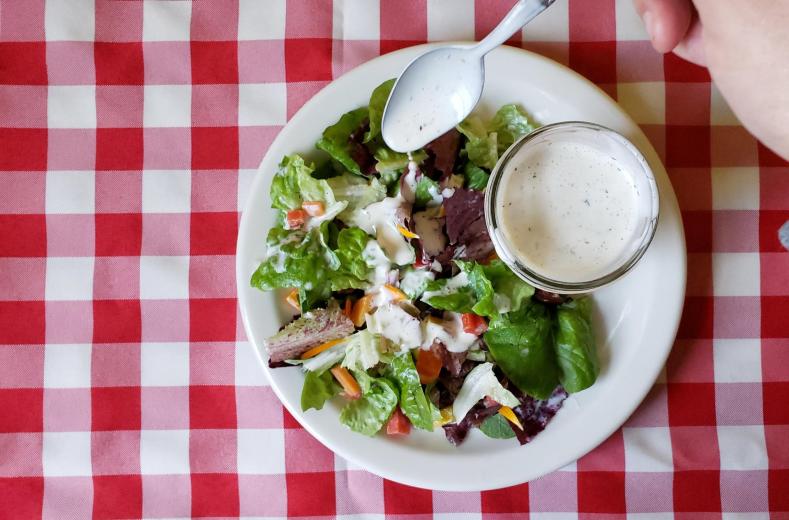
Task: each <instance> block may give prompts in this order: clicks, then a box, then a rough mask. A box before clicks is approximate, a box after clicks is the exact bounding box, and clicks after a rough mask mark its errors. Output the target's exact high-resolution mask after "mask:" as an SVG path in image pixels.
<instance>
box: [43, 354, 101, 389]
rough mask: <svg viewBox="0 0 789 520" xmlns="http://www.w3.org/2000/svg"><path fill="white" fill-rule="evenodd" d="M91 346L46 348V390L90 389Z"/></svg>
mask: <svg viewBox="0 0 789 520" xmlns="http://www.w3.org/2000/svg"><path fill="white" fill-rule="evenodd" d="M90 365H91V346H90V345H87V344H73V345H72V344H63V345H58V344H48V345H46V346H45V347H44V388H90Z"/></svg>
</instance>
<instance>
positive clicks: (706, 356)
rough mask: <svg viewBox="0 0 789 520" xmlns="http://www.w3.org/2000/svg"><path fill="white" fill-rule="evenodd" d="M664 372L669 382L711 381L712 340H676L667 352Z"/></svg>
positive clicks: (712, 379)
mask: <svg viewBox="0 0 789 520" xmlns="http://www.w3.org/2000/svg"><path fill="white" fill-rule="evenodd" d="M666 374H667V376H668V381H669V382H670V383H712V382H714V381H715V377H714V374H713V358H712V340H711V339H696V340H677V342H676V343H674V348H672V349H671V354H669V358H668V363H667V364H666Z"/></svg>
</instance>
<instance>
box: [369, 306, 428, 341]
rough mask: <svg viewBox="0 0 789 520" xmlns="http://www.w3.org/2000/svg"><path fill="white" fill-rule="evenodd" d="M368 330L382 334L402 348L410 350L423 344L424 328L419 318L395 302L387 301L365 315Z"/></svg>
mask: <svg viewBox="0 0 789 520" xmlns="http://www.w3.org/2000/svg"><path fill="white" fill-rule="evenodd" d="M365 321H366V322H367V330H369V331H370V332H373V333H374V334H380V335H381V336H383V337H385V338H386V339H388V340H390V341H391V342H393V343H394V344H395V345H398V346H399V347H400V349H401V350H410V349H412V348H416V347H418V346H420V345H421V344H422V329H421V327H420V326H419V320H418V319H416V318H415V317H413V316H411V315H410V314H408V313H407V312H406V311H404V310H403V309H402V308H401V307H400V306H399V305H397V304H395V303H387V304H386V305H382V306H380V307H378V309H376V311H375V312H374V313H372V314H368V315H367V316H366V317H365Z"/></svg>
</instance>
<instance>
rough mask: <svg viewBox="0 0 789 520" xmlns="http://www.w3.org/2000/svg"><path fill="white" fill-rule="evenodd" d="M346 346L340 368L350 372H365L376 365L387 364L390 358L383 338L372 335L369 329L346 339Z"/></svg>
mask: <svg viewBox="0 0 789 520" xmlns="http://www.w3.org/2000/svg"><path fill="white" fill-rule="evenodd" d="M346 345H347V346H346V349H345V359H343V360H342V366H344V367H346V368H349V369H351V370H356V371H362V370H367V369H368V368H372V367H374V366H375V365H377V364H378V363H387V362H389V361H390V360H391V358H392V356H391V353H390V352H388V350H387V348H386V342H385V340H384V338H382V337H381V336H379V335H377V334H373V333H372V332H370V330H369V329H364V330H360V331H358V332H356V333H354V334H353V335H352V336H350V337H349V338H348V340H347V341H346Z"/></svg>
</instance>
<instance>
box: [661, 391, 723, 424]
mask: <svg viewBox="0 0 789 520" xmlns="http://www.w3.org/2000/svg"><path fill="white" fill-rule="evenodd" d="M668 417H669V423H670V424H671V426H672V428H673V427H675V426H704V425H707V424H715V385H714V384H713V383H671V384H669V385H668Z"/></svg>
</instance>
